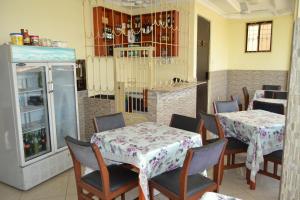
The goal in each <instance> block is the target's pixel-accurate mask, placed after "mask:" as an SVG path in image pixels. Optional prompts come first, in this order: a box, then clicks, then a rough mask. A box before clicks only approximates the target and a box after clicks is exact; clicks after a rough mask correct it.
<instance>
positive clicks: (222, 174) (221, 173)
mask: <svg viewBox="0 0 300 200" xmlns="http://www.w3.org/2000/svg"><path fill="white" fill-rule="evenodd" d="M227 156H228V155H227ZM227 158H228V157H227ZM227 162H228V160H227ZM221 165H222V166H221V171H220V182H219V185H222V181H223V176H224V165H225V164H224V156H223V158H222V160H221Z"/></svg>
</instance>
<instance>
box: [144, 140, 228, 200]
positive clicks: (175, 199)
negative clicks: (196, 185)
mask: <svg viewBox="0 0 300 200" xmlns="http://www.w3.org/2000/svg"><path fill="white" fill-rule="evenodd" d="M226 145H227V141H226V143H225V145H224V148H223V150H222V152H221V156H220V158H219V161H218V163H217V164H216V165H214V166H213V169H214V171H213V181H214V184H213V185H212V186H209V187H207V188H205V190H202V191H198V192H196V193H195V194H194V195H193V196H190V197H188V196H187V177H188V169H189V168H190V163H191V160H192V158H193V153H194V150H193V149H189V150H188V152H187V154H186V157H185V160H184V163H183V166H182V170H181V172H180V178H179V184H180V191H179V196H177V195H176V194H174V193H173V192H171V191H169V190H167V189H166V188H164V187H162V186H161V185H159V184H157V183H155V182H153V181H151V180H150V181H149V195H150V200H154V189H157V190H158V191H160V192H161V193H162V194H164V195H166V196H167V197H168V198H169V199H170V200H196V199H197V200H198V199H199V198H200V197H201V196H202V195H203V194H204V193H205V192H219V186H220V184H221V178H222V177H221V176H222V171H223V164H222V163H223V159H224V152H225V148H226ZM171 181H173V180H171Z"/></svg>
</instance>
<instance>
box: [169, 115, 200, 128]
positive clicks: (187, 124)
mask: <svg viewBox="0 0 300 200" xmlns="http://www.w3.org/2000/svg"><path fill="white" fill-rule="evenodd" d="M170 127H174V128H178V129H182V130H186V131H191V132H195V133H200V120H199V119H197V118H193V117H188V116H184V115H178V114H173V115H172V118H171V121H170Z"/></svg>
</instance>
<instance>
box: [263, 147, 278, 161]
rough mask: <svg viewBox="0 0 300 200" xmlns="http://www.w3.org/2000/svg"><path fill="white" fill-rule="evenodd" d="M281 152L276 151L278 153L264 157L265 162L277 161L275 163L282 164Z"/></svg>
mask: <svg viewBox="0 0 300 200" xmlns="http://www.w3.org/2000/svg"><path fill="white" fill-rule="evenodd" d="M282 152H283V151H282V150H278V151H274V152H272V153H270V154H268V155H265V156H264V157H265V159H267V160H273V161H277V162H279V163H280V162H282Z"/></svg>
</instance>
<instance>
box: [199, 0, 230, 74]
mask: <svg viewBox="0 0 300 200" xmlns="http://www.w3.org/2000/svg"><path fill="white" fill-rule="evenodd" d="M198 15H199V16H201V17H204V18H205V19H207V20H208V21H210V33H211V36H210V62H209V65H210V71H219V70H226V69H227V67H228V20H226V19H225V18H224V17H222V16H220V15H218V14H217V13H215V12H213V11H212V10H210V9H208V8H206V7H204V6H203V5H201V4H200V3H198V2H197V1H196V6H195V21H194V41H195V42H194V49H195V52H194V62H195V63H194V71H195V69H196V59H197V56H196V53H197V51H196V49H197V43H196V41H197V16H198Z"/></svg>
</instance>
